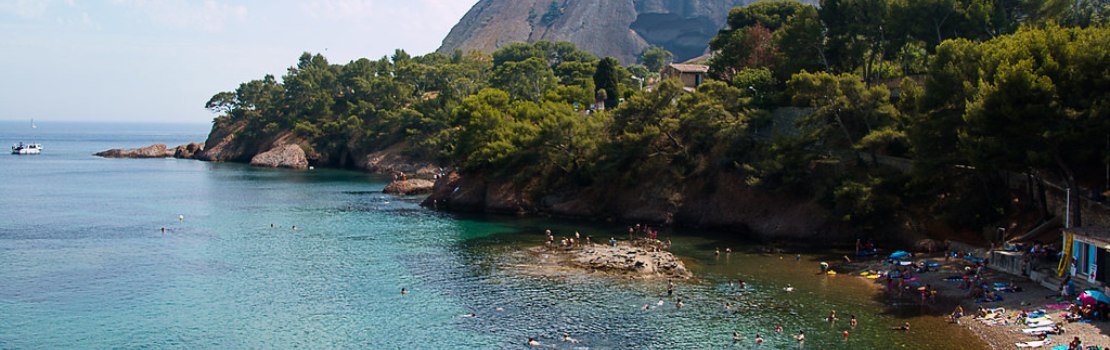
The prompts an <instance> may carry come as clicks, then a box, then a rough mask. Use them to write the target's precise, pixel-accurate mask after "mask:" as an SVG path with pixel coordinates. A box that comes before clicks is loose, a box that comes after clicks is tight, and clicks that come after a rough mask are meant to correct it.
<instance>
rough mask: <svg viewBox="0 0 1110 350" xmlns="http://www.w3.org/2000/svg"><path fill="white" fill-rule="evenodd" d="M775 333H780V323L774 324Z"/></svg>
mask: <svg viewBox="0 0 1110 350" xmlns="http://www.w3.org/2000/svg"><path fill="white" fill-rule="evenodd" d="M775 333H782V323H776V324H775Z"/></svg>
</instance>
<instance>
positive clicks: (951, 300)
mask: <svg viewBox="0 0 1110 350" xmlns="http://www.w3.org/2000/svg"><path fill="white" fill-rule="evenodd" d="M938 255H939V254H936V255H933V256H932V257H929V258H916V259H913V261H922V260H925V261H929V262H933V263H935V264H939V267H937V268H936V269H935V270H932V271H929V272H925V273H918V274H914V276H915V277H916V278H917V279H916V280H915V281H914V282H916V283H915V285H926V284H928V285H929V286H930V287H931V288H933V289H935V290H936V291H937V294H936V298H935V299H936V300H935V301H928V302H926V303H932V304H933V305H934V306H933V308H934V309H935V310H936V312H937V313H938V314H940V315H945V316H946V315H948V314H950V313H951V312H952V310H954V309H955V305H956V304H959V305H961V306H962V307H963V309H964V317H962V318H961V322H960V323H959V324H958V325H957V324H952V327H966V328H968V329H970V330H971V331H972V332H973V333H975V334H976V335H978V336H979V337H980V338H982V339H983V340H984V341H985V342H986V343H987V344H989V345H990V347H991V348H993V349H1016V348H1017V346H1016V345H1015V344H1016V343H1020V342H1028V341H1034V340H1037V338H1036V337H1034V336H1032V335H1027V334H1024V333H1022V329H1024V328H1027V327H1026V326H1024V325H1019V324H1017V323H1016V314H1017V313H1018V312H1020V311H1021V310H1026V311H1034V310H1039V309H1045V310H1046V311H1047V314H1048V315H1049V316H1050V317H1051V319H1052V320H1053V321H1055V322H1057V323H1058V324H1060V325H1061V326H1062V327H1063V328H1064V330H1065V332H1064V334H1061V335H1051V336H1050V339H1051V341H1050V343H1049V344H1048V345H1047V346H1042V347H1041V348H1044V349H1051V348H1052V347H1055V346H1058V345H1067V344H1068V342H1070V341H1071V340H1072V338H1073V337H1079V339H1080V340H1081V341H1082V342H1083V346H1084V348H1086V347H1088V346H1098V347H1099V349H1103V348H1107V347H1110V336H1108V335H1107V334H1110V322H1100V321H1094V322H1089V323H1088V322H1067V321H1066V320H1064V317H1063V314H1064V313H1065V312H1066V310H1063V309H1052V308H1048V307H1046V306H1047V305H1049V304H1062V303H1066V301H1061V300H1060V299H1059V298H1058V292H1057V291H1055V290H1050V289H1048V288H1045V287H1044V286H1041V285H1039V284H1037V283H1035V282H1033V281H1031V280H1029V279H1028V278H1026V277H1022V276H1015V275H1011V274H1008V273H1003V272H1000V271H996V270H993V269H989V268H984V269H983V271H982V276H983V282H985V283H987V284H989V285H993V284H994V283H1005V284H1007V285H1013V286H1017V287H1019V288H1020V290H1021V291H1019V292H999V293H998V295H1000V296H1001V297H1002V298H1003V300H1001V301H995V302H982V303H977V302H976V300H975V299H974V298H972V297H971V295H970V294H971V293H970V292H969V290H968V289H961V288H959V287H960V284H961V281H960V280H956V279H946V278H951V277H954V276H960V275H962V274H963V273H964V271H965V269H966V268H970V269H974V268H975V263H973V262H971V261H968V260H964V259H959V258H950V259H948V260H947V261H946V259H944V258H943V257H939V256H938ZM891 267H892V266H891V265H890V264H884V263H882V262H879V261H874V260H872V261H866V262H860V263H852V264H846V265H841V266H840V268H841V269H844V270H847V271H854V272H855V275H856V276H855V277H856V278H864V279H866V277H864V276H861V275H860V274H861V273H862V272H864V271H879V272H882V271H888V270H889V269H891ZM868 281H870V282H872V283H876V284H878V285H880V286H883V287H885V286H886V282H884V279H882V278H880V279H868ZM884 292H885V293H888V296H889V297H890V298H892V299H906V300H914V301H916V302H920V294H918V293H904V295H903V296H901V297H899V296H897V295H896V292H893V291H890V290H884ZM979 306H983V307H985V308H998V307H1002V308H1005V310H1006V312H1005V315H1006V318H1007V321H1006V322H1005V324H1001V325H989V324H988V323H986V322H982V321H980V320H977V319H975V318H974V316H975V313H976V311H977V310H978V308H979ZM1057 307H1059V306H1057Z"/></svg>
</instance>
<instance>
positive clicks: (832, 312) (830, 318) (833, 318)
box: [825, 310, 838, 322]
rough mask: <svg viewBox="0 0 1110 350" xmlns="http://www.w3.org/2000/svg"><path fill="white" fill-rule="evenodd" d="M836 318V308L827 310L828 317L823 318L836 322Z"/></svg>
mask: <svg viewBox="0 0 1110 350" xmlns="http://www.w3.org/2000/svg"><path fill="white" fill-rule="evenodd" d="M837 319H838V318H837V317H836V310H832V311H830V312H829V317H826V318H825V321H829V322H836V320H837Z"/></svg>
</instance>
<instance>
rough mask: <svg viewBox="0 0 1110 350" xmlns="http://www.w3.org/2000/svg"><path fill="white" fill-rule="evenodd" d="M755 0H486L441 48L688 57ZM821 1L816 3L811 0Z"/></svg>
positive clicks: (704, 49)
mask: <svg viewBox="0 0 1110 350" xmlns="http://www.w3.org/2000/svg"><path fill="white" fill-rule="evenodd" d="M749 2H752V1H751V0H631V1H627V0H626V1H613V0H557V1H551V0H481V1H478V3H477V4H475V5H474V7H472V8H471V9H470V11H469V12H467V13H466V16H464V17H463V18H462V20H461V21H459V23H458V24H456V25H455V27H454V28H452V29H451V33H450V34H448V35H447V37H446V38H445V39H443V45H442V46H440V48H439V52H441V53H450V52H452V51H454V50H455V49H462V50H464V51H466V50H479V51H484V52H492V51H494V50H496V49H497V48H499V47H502V46H505V45H506V44H509V43H514V42H536V41H540V40H547V41H569V42H572V43H574V44H576V45H578V48H580V49H583V50H586V51H590V52H593V53H594V54H597V55H598V56H603V57H604V56H612V57H616V58H619V59H620V60H621V61H623V62H625V63H633V62H635V61H636V58H637V57H639V55H640V54H641V53H642V52H643V51H644V50H645V49H647V48H648V47H651V46H660V47H663V48H666V49H667V50H670V51H671V52H673V53H674V54H675V60H677V61H684V60H687V59H691V58H694V57H698V56H701V55H703V54H705V53H706V52H707V49H708V47H709V40H710V39H712V38H713V36H715V35H717V31H718V30H720V29H722V28H724V26H725V24H726V20H727V18H728V12H729V10H731V9H732V8H733V7H736V6H740V5H744V4H747V3H749ZM811 2H813V3H816V1H811Z"/></svg>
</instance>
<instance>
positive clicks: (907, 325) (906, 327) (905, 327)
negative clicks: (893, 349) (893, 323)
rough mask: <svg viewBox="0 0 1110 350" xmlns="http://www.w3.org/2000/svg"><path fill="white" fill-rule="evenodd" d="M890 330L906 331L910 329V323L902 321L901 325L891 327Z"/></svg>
mask: <svg viewBox="0 0 1110 350" xmlns="http://www.w3.org/2000/svg"><path fill="white" fill-rule="evenodd" d="M890 330H893V331H908V330H910V323H909V322H906V323H903V324H902V325H901V326H898V327H894V328H891V329H890Z"/></svg>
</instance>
